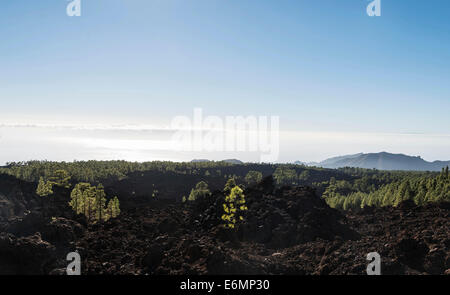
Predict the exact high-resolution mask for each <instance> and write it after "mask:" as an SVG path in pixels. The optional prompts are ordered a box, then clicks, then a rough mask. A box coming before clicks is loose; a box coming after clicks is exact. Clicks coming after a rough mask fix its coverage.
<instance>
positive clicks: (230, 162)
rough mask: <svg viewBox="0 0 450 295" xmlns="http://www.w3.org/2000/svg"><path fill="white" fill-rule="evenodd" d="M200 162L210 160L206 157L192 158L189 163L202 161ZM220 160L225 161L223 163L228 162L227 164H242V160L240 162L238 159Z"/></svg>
mask: <svg viewBox="0 0 450 295" xmlns="http://www.w3.org/2000/svg"><path fill="white" fill-rule="evenodd" d="M202 162H211V160H208V159H194V160H191V163H202ZM220 162H225V163H229V164H238V165H239V164H244V162H242V161H241V160H238V159H226V160H222V161H220Z"/></svg>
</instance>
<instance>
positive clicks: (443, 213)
mask: <svg viewBox="0 0 450 295" xmlns="http://www.w3.org/2000/svg"><path fill="white" fill-rule="evenodd" d="M245 195H246V200H247V205H248V208H249V210H248V212H247V214H246V216H245V222H244V223H243V224H242V225H241V226H240V227H239V228H238V229H237V230H236V231H229V230H225V229H224V228H223V227H222V224H221V220H220V216H221V215H222V213H223V207H222V205H223V198H224V196H223V194H222V193H221V192H215V193H214V194H213V195H212V196H211V197H209V198H207V199H201V200H198V201H196V202H193V203H188V204H167V203H165V202H164V201H162V202H159V203H158V202H150V203H146V204H140V205H139V206H136V207H134V208H132V207H131V208H129V209H126V210H123V212H122V214H121V215H120V216H119V217H118V218H115V219H112V220H109V221H108V222H105V223H99V224H94V225H87V224H86V222H85V221H84V220H83V219H82V218H79V217H76V216H75V217H74V216H71V215H70V213H68V212H62V211H61V209H58V208H56V209H55V208H53V209H52V210H53V211H51V212H52V213H55V214H56V213H58V212H61V213H60V215H56V216H48V214H44V213H45V210H44V211H39V210H33V206H31V205H29V204H28V203H27V202H23V206H24V207H22V206H19V207H18V208H19V209H17V210H16V211H14V210H13V212H12V213H11V208H12V207H11V208H10V209H8V210H6V211H7V213H4V215H3V218H4V219H3V221H1V222H0V274H64V269H65V267H66V265H67V263H68V262H67V261H66V260H65V259H66V255H67V253H68V252H72V251H78V252H79V253H80V255H81V259H82V261H81V262H82V264H81V266H82V273H83V274H136V275H143V274H150V275H152V274H296V275H308V274H317V275H328V274H366V267H367V264H368V263H369V262H368V261H367V260H366V256H367V254H368V253H369V252H378V253H379V254H380V255H381V260H382V262H381V263H382V273H383V274H446V273H447V274H448V273H450V270H449V269H450V251H449V247H450V235H449V233H450V227H449V209H450V207H449V204H447V203H443V204H430V205H427V206H423V207H417V206H415V205H414V204H411V203H404V204H401V205H400V206H398V207H397V208H391V207H389V208H367V209H364V210H362V211H361V212H346V214H343V213H341V212H339V211H337V210H334V209H331V208H329V207H328V206H327V205H326V203H325V202H324V201H323V200H322V199H321V198H319V197H317V196H316V194H315V193H314V191H313V190H312V189H310V188H307V187H297V188H288V187H286V188H282V189H274V187H273V184H272V182H271V180H270V179H265V180H264V181H263V183H261V184H260V185H258V186H256V187H253V188H250V189H247V190H246V191H245ZM26 198H27V196H24V197H23V198H22V200H26ZM31 199H33V198H31ZM3 200H8V201H11V200H10V197H8V198H3ZM35 203H36V204H35V205H34V206H38V205H39V204H38V202H35ZM50 205H51V204H50ZM58 206H62V205H61V204H60V205H58ZM23 208H25V209H23ZM61 208H62V207H61ZM26 210H30V211H31V212H27V211H26ZM58 210H59V211H58ZM14 212H18V213H20V214H19V215H15V214H14ZM36 212H40V213H36ZM5 219H6V221H5Z"/></svg>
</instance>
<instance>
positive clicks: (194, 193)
mask: <svg viewBox="0 0 450 295" xmlns="http://www.w3.org/2000/svg"><path fill="white" fill-rule="evenodd" d="M210 195H211V192H210V191H209V189H208V184H207V183H206V182H204V181H200V182H199V183H197V185H196V186H195V188H193V189H192V190H191V193H190V194H189V198H188V201H195V200H197V199H198V198H201V197H208V196H210Z"/></svg>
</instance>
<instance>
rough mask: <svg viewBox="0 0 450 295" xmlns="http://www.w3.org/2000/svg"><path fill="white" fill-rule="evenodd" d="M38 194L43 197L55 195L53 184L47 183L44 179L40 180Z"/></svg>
mask: <svg viewBox="0 0 450 295" xmlns="http://www.w3.org/2000/svg"><path fill="white" fill-rule="evenodd" d="M36 194H37V195H38V196H41V197H47V196H49V195H52V194H53V190H52V183H51V182H48V181H47V182H45V181H44V179H43V178H42V177H40V178H39V183H38V186H37V188H36Z"/></svg>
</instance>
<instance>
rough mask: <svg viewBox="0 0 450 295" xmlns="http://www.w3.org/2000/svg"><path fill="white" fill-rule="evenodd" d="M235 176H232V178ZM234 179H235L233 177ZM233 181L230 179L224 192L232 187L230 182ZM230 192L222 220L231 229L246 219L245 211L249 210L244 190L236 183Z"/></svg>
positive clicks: (226, 199) (224, 205)
mask: <svg viewBox="0 0 450 295" xmlns="http://www.w3.org/2000/svg"><path fill="white" fill-rule="evenodd" d="M232 179H233V178H230V180H232ZM233 181H234V179H233ZM233 181H228V182H227V186H225V189H224V192H225V191H228V190H229V189H230V184H231V183H232V182H233ZM229 191H230V193H229V194H228V195H227V196H226V197H225V203H224V204H223V211H224V214H223V215H222V220H223V221H224V222H225V224H224V226H225V227H226V228H229V229H234V228H235V227H236V226H237V225H238V224H239V222H242V221H243V220H244V212H245V211H247V210H248V208H247V206H246V204H245V196H244V192H243V190H242V189H241V188H240V187H239V186H237V185H235V186H234V187H233V188H232V189H231V190H229Z"/></svg>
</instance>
